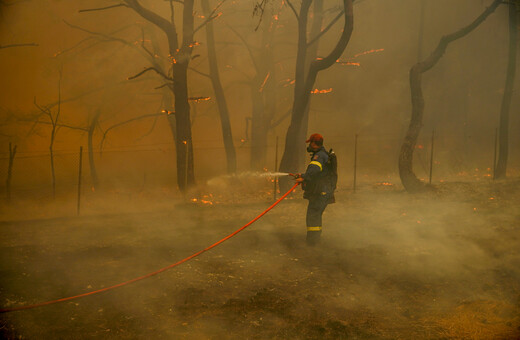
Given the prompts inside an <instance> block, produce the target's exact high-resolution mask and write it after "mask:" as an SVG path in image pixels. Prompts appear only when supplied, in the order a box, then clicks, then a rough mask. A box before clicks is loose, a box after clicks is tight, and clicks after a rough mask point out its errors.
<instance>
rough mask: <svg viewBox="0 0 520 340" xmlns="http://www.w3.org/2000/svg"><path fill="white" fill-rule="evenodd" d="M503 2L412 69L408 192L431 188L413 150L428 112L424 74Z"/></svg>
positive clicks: (405, 168) (402, 158) (403, 161)
mask: <svg viewBox="0 0 520 340" xmlns="http://www.w3.org/2000/svg"><path fill="white" fill-rule="evenodd" d="M501 2H502V1H501V0H495V1H493V3H492V4H491V5H490V6H489V7H488V8H486V10H485V11H484V12H483V13H482V14H480V15H479V17H478V18H476V19H475V20H474V21H473V22H472V23H471V24H469V25H468V26H465V27H463V28H461V29H460V30H458V31H456V32H454V33H451V34H449V35H445V36H443V37H442V38H441V40H440V42H439V44H438V45H437V47H436V48H435V50H434V51H433V52H432V53H431V54H430V55H429V56H428V57H427V58H426V59H424V60H423V61H420V62H418V63H417V64H415V65H414V66H413V67H412V68H411V69H410V90H411V98H412V116H411V119H410V125H409V126H408V131H407V133H406V136H405V138H404V141H403V144H402V146H401V151H400V153H399V176H400V178H401V182H402V183H403V186H404V187H405V189H406V190H407V191H408V192H419V191H422V190H425V189H426V188H427V186H426V185H425V184H424V183H423V182H421V180H419V179H418V178H417V176H416V175H415V173H414V172H413V152H414V149H415V145H416V143H417V138H418V136H419V133H420V132H421V127H422V120H423V114H424V97H423V94H422V86H421V81H422V74H423V73H424V72H426V71H428V70H430V69H431V68H432V67H434V66H435V65H436V64H437V62H438V61H439V60H440V59H441V57H442V56H443V55H444V52H445V51H446V49H447V47H448V45H449V44H450V43H451V42H453V41H455V40H457V39H460V38H462V37H464V36H465V35H467V34H468V33H470V32H471V31H473V30H474V29H475V28H477V27H478V26H479V25H480V24H481V23H482V22H484V20H486V18H487V17H488V16H489V15H490V14H491V13H493V12H494V11H495V9H496V8H497V7H498V6H499V5H500V3H501Z"/></svg>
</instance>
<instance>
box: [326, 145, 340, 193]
mask: <svg viewBox="0 0 520 340" xmlns="http://www.w3.org/2000/svg"><path fill="white" fill-rule="evenodd" d="M327 154H328V155H329V160H328V161H327V164H326V166H327V167H328V169H329V171H328V174H329V175H328V177H329V181H330V184H331V187H332V191H335V190H336V186H337V184H338V158H337V157H336V153H335V152H334V150H332V149H330V150H329V152H327Z"/></svg>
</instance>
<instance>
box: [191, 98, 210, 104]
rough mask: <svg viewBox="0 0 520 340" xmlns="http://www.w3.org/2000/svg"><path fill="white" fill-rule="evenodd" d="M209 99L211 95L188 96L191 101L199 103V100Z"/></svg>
mask: <svg viewBox="0 0 520 340" xmlns="http://www.w3.org/2000/svg"><path fill="white" fill-rule="evenodd" d="M210 99H211V97H189V98H188V100H189V101H192V102H195V103H199V102H202V101H206V100H210Z"/></svg>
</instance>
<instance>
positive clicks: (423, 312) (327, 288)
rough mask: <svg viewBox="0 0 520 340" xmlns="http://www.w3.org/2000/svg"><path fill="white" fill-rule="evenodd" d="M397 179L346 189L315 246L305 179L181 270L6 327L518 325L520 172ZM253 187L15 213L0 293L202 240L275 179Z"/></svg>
mask: <svg viewBox="0 0 520 340" xmlns="http://www.w3.org/2000/svg"><path fill="white" fill-rule="evenodd" d="M391 184H392V183H391V182H380V183H378V184H370V185H369V184H365V185H363V186H362V187H360V188H359V190H358V191H357V192H356V193H355V194H353V193H352V192H351V191H346V190H344V191H339V192H338V193H337V201H338V203H336V204H334V205H331V206H329V207H328V208H327V211H326V213H325V216H324V233H323V240H322V243H321V245H320V246H318V247H314V248H309V247H307V246H305V242H304V236H305V227H304V222H305V215H304V214H305V204H306V202H305V201H303V200H302V199H301V198H300V197H301V193H300V192H298V193H296V194H294V195H293V198H291V199H288V200H285V201H283V202H282V203H281V204H280V205H279V206H278V207H276V208H275V209H274V210H273V211H271V212H270V213H268V214H267V215H266V216H265V217H264V218H262V219H261V220H259V221H258V222H256V223H255V224H254V225H252V226H251V227H250V228H248V229H246V230H245V231H244V232H242V233H240V234H238V235H237V236H235V237H234V238H232V239H230V240H229V241H227V242H225V243H224V244H222V245H220V246H219V247H217V248H215V249H213V250H211V251H209V252H207V253H204V254H202V255H201V256H199V257H197V258H196V259H194V260H192V261H190V262H188V263H186V264H183V265H181V266H179V267H176V268H174V269H172V270H169V271H166V272H164V273H161V274H159V275H157V276H154V277H152V278H149V279H146V280H143V281H140V282H137V283H134V284H132V285H128V286H125V287H122V288H118V289H116V290H113V291H110V292H105V293H102V294H98V295H95V296H90V297H86V298H83V299H78V300H73V301H70V302H65V303H61V304H55V305H50V306H46V307H41V308H36V309H31V310H25V311H18V312H12V313H6V314H3V315H2V335H3V336H4V337H5V338H28V339H37V338H75V339H76V338H123V339H125V338H129V339H130V338H131V339H135V338H143V339H144V338H146V339H149V338H160V337H163V338H176V339H210V338H215V339H236V338H250V339H273V338H274V339H288V338H293V339H303V338H305V339H309V338H311V339H324V338H325V339H342V338H343V339H346V338H348V339H367V338H368V339H396V338H399V339H440V338H442V339H446V338H448V339H516V338H520V284H519V282H520V270H519V269H518V268H520V250H519V249H520V247H519V246H518V243H519V237H520V212H519V210H518V206H519V203H520V194H519V189H520V182H518V181H508V182H496V183H493V182H492V181H491V180H489V181H486V180H483V181H480V182H471V183H468V182H466V183H443V184H441V185H440V186H439V187H438V190H437V191H435V192H431V193H427V194H421V195H409V194H407V193H405V192H404V191H403V190H402V188H400V187H399V186H397V185H391ZM221 185H224V184H221ZM257 189H258V188H257ZM213 190H216V189H215V188H213ZM245 191H246V190H244V192H245ZM244 192H240V191H237V192H235V193H234V194H233V195H234V196H233V197H232V198H230V197H225V198H223V197H220V198H218V199H217V197H218V192H214V193H213V194H212V196H209V195H207V196H203V194H201V196H200V197H199V198H202V199H204V200H205V201H207V202H212V203H213V204H209V203H202V202H201V201H197V202H194V201H189V200H186V201H184V202H183V201H182V200H180V199H177V200H173V199H171V198H170V199H169V200H167V199H164V197H162V196H161V197H159V196H160V195H155V196H154V195H152V194H150V195H149V196H147V197H143V196H142V195H141V196H135V197H133V198H132V197H127V198H125V199H120V203H125V204H126V206H127V211H126V212H124V211H122V210H121V213H118V214H113V213H112V214H108V213H106V214H99V213H96V214H94V213H93V211H95V209H94V208H95V206H92V207H90V209H91V210H89V211H87V212H85V215H84V216H82V217H62V218H47V219H43V218H37V219H30V220H20V219H17V220H14V219H13V220H10V221H4V222H2V223H1V235H2V237H1V243H0V252H1V263H0V270H1V274H2V280H1V302H2V306H3V307H14V306H19V305H23V304H32V303H36V302H41V301H47V300H52V299H56V298H61V297H66V296H70V295H76V294H80V293H83V292H87V291H90V290H95V289H100V288H103V287H106V286H109V285H113V284H117V283H119V282H123V281H126V280H129V279H131V278H134V277H137V276H140V275H143V274H145V273H149V272H151V271H154V270H157V269H159V268H162V267H165V266H167V265H169V264H171V263H173V262H176V261H178V260H179V259H181V258H184V257H186V256H188V255H191V254H192V253H194V252H196V251H198V250H200V249H203V248H205V247H206V246H208V245H209V244H212V243H213V242H215V241H217V240H219V239H220V238H222V237H223V236H225V235H227V234H229V233H231V232H232V231H234V230H236V229H237V228H238V227H240V226H241V225H243V224H244V223H246V222H248V221H249V220H250V219H251V218H252V217H254V216H256V215H257V214H258V213H259V212H261V211H263V209H265V208H266V207H267V206H268V202H269V200H270V196H269V193H268V192H267V191H265V192H263V193H262V194H257V195H256V197H255V198H254V199H252V198H251V197H246V196H245V194H244ZM256 192H257V193H258V192H260V191H256ZM164 196H167V195H164ZM158 197H159V198H158ZM241 197H242V199H240V198H241ZM145 201H146V202H149V203H150V202H157V204H156V205H154V206H148V207H146V206H145V205H144V203H143V202H145ZM159 201H160V203H159ZM185 202H186V203H185ZM92 204H94V203H92ZM94 205H95V204H94ZM130 211H131V212H130ZM4 216H5V214H4Z"/></svg>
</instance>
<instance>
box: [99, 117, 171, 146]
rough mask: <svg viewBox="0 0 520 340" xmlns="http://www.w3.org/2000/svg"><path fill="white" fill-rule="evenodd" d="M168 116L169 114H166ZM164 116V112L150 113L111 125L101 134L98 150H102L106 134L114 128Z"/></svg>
mask: <svg viewBox="0 0 520 340" xmlns="http://www.w3.org/2000/svg"><path fill="white" fill-rule="evenodd" d="M168 114H169V112H168ZM163 115H165V112H160V113H150V114H146V115H142V116H139V117H134V118H131V119H128V120H125V121H122V122H119V123H117V124H114V125H112V126H111V127H109V128H107V129H106V130H105V132H103V138H101V143H100V147H99V149H100V150H103V144H104V142H105V139H106V137H107V133H108V132H109V131H110V130H112V129H115V128H116V127H119V126H122V125H125V124H128V123H131V122H134V121H136V120H140V119H144V118H150V117H157V116H163Z"/></svg>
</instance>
